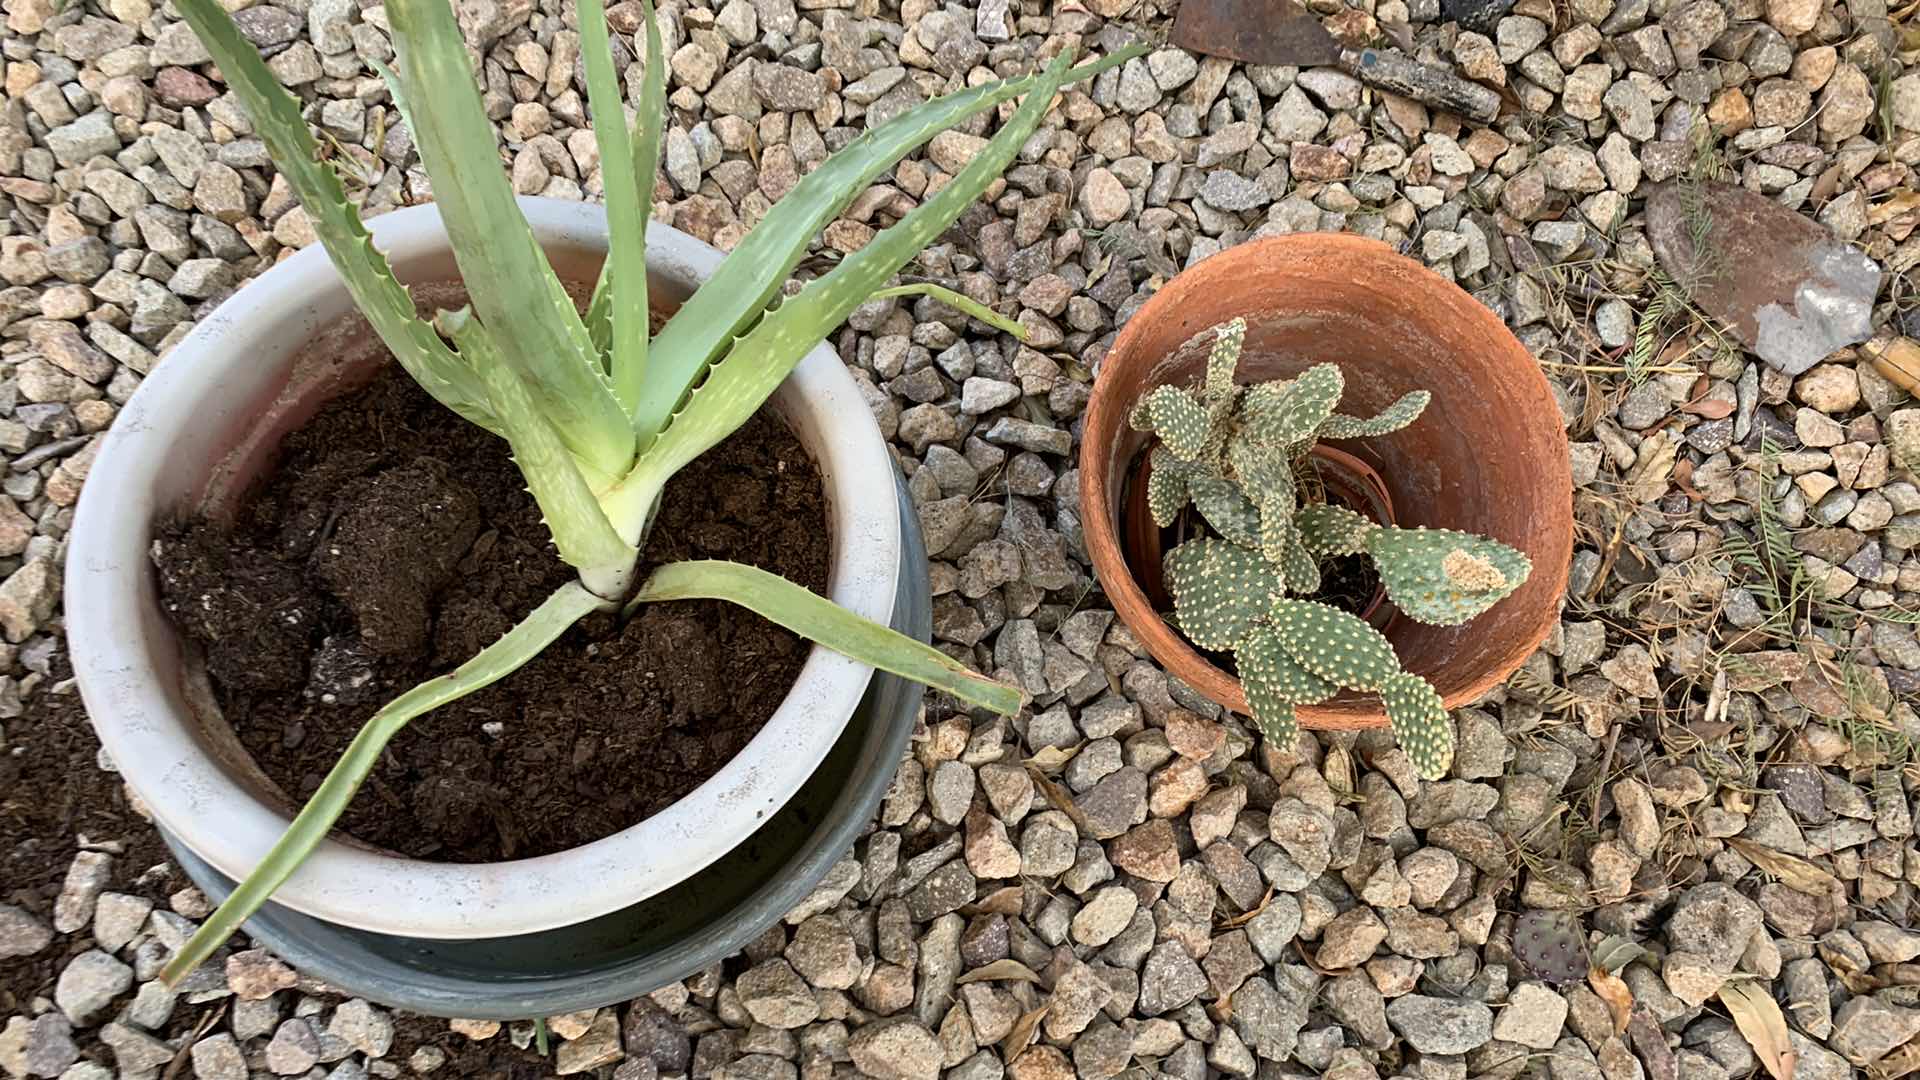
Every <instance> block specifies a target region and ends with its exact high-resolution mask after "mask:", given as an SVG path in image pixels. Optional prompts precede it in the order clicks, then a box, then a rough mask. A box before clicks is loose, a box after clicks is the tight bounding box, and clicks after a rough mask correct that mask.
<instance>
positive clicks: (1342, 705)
mask: <svg viewBox="0 0 1920 1080" xmlns="http://www.w3.org/2000/svg"><path fill="white" fill-rule="evenodd" d="M1309 259H1312V260H1324V261H1328V262H1338V263H1340V264H1353V263H1362V264H1371V265H1373V266H1377V267H1381V268H1383V269H1384V268H1389V267H1390V268H1391V269H1392V270H1393V272H1394V273H1395V274H1397V275H1399V277H1400V280H1401V282H1402V286H1403V287H1401V288H1399V289H1398V290H1397V291H1396V292H1395V293H1394V294H1393V296H1392V297H1391V298H1390V299H1389V300H1387V301H1386V302H1387V303H1390V304H1392V305H1394V306H1398V307H1402V308H1413V309H1416V310H1417V309H1420V308H1422V307H1425V306H1428V305H1432V306H1433V307H1436V308H1445V309H1446V310H1447V311H1448V313H1449V314H1448V317H1449V318H1453V319H1456V320H1458V321H1459V323H1461V324H1463V325H1468V326H1470V327H1471V328H1472V330H1473V331H1475V332H1476V333H1482V334H1486V335H1488V336H1490V337H1491V338H1492V339H1493V340H1494V341H1496V342H1498V343H1499V345H1500V347H1499V350H1498V351H1499V353H1500V355H1501V357H1502V359H1503V361H1511V362H1510V363H1507V364H1505V366H1506V367H1511V368H1512V369H1513V377H1514V379H1515V381H1516V386H1510V387H1508V388H1507V389H1508V390H1509V391H1510V392H1511V391H1513V390H1515V389H1516V388H1517V390H1518V392H1519V393H1520V394H1521V396H1522V397H1523V398H1524V399H1526V403H1527V405H1528V406H1529V407H1533V406H1536V405H1537V406H1538V407H1541V408H1544V409H1547V410H1551V414H1552V415H1554V416H1557V415H1558V408H1557V405H1556V404H1555V402H1554V399H1553V397H1552V391H1551V389H1550V387H1549V386H1548V384H1547V380H1546V376H1545V374H1544V373H1543V372H1542V371H1541V370H1540V369H1539V367H1538V365H1537V363H1536V362H1535V361H1534V360H1533V358H1532V356H1531V354H1529V353H1528V352H1527V351H1526V350H1525V348H1524V347H1522V346H1521V345H1520V343H1519V342H1518V341H1517V340H1516V339H1514V338H1513V336H1512V334H1511V332H1510V331H1509V330H1508V329H1507V327H1506V325H1505V323H1504V322H1502V321H1501V319H1500V318H1499V317H1498V316H1497V315H1496V314H1494V313H1493V312H1492V311H1490V310H1488V309H1487V308H1486V307H1484V306H1483V305H1481V304H1479V303H1478V302H1476V301H1472V300H1471V298H1469V297H1467V295H1466V294H1465V293H1464V292H1462V291H1460V290H1459V289H1458V286H1456V285H1455V284H1454V283H1452V282H1450V281H1447V280H1446V279H1444V278H1442V277H1440V276H1439V275H1438V274H1435V273H1433V272H1432V271H1431V270H1428V269H1427V268H1426V267H1424V266H1421V265H1420V264H1418V263H1416V262H1414V261H1413V260H1411V259H1407V258H1405V257H1404V256H1401V255H1400V254H1399V253H1398V252H1395V251H1394V250H1393V249H1392V248H1390V247H1388V246H1387V245H1385V244H1383V243H1381V242H1379V241H1377V240H1372V239H1369V238H1366V237H1360V236H1355V235H1351V234H1338V233H1299V234H1291V235H1286V236H1276V237H1264V238H1260V239H1255V240H1251V241H1248V242H1246V243H1243V244H1239V245H1236V246H1234V247H1231V248H1228V249H1226V250H1224V251H1221V252H1219V253H1217V254H1215V255H1213V256H1210V257H1208V258H1207V259H1204V260H1202V261H1201V262H1199V263H1197V264H1195V265H1194V266H1193V267H1189V268H1188V269H1187V270H1185V271H1183V272H1182V273H1181V274H1179V275H1178V276H1176V277H1175V278H1174V280H1173V281H1171V282H1169V283H1168V284H1167V285H1165V286H1163V287H1162V288H1161V290H1160V291H1159V292H1158V293H1156V294H1155V295H1154V296H1153V297H1152V298H1150V299H1149V300H1148V301H1147V303H1146V304H1144V305H1142V306H1141V308H1140V309H1139V310H1138V311H1136V312H1135V313H1134V314H1133V315H1132V317H1131V318H1130V319H1129V321H1128V322H1127V323H1126V324H1125V325H1124V326H1122V328H1121V330H1120V333H1119V335H1118V337H1117V338H1116V339H1115V341H1114V343H1113V345H1112V347H1111V348H1110V349H1109V351H1108V352H1107V354H1106V357H1105V359H1104V360H1103V361H1102V362H1101V366H1100V371H1099V373H1098V374H1097V376H1096V379H1095V382H1094V387H1093V392H1092V396H1091V398H1090V400H1089V403H1088V408H1087V414H1086V420H1085V424H1084V431H1085V432H1086V436H1085V438H1084V439H1083V441H1082V444H1081V452H1080V454H1081V457H1080V462H1079V464H1080V502H1081V508H1082V509H1081V519H1082V528H1083V529H1084V530H1085V536H1086V547H1087V550H1088V553H1089V555H1090V556H1091V559H1092V562H1093V565H1094V571H1095V574H1096V576H1097V577H1098V578H1099V581H1100V584H1101V586H1102V588H1103V589H1104V590H1105V591H1106V593H1107V598H1108V600H1109V602H1110V603H1112V605H1113V607H1114V609H1115V611H1116V613H1118V614H1119V615H1120V617H1121V620H1122V621H1123V622H1125V623H1126V625H1127V626H1128V628H1129V629H1131V630H1132V632H1133V634H1134V635H1135V637H1136V638H1138V639H1139V640H1140V641H1141V643H1142V644H1143V645H1144V646H1145V647H1146V648H1147V650H1148V652H1149V653H1150V654H1151V655H1152V656H1153V658H1154V659H1155V660H1156V661H1158V662H1159V663H1160V664H1161V665H1162V666H1163V667H1165V668H1166V669H1167V671H1168V672H1169V673H1170V674H1172V675H1173V676H1175V677H1176V678H1179V679H1180V680H1181V681H1182V682H1184V683H1186V684H1187V685H1188V686H1190V687H1192V688H1193V689H1194V690H1195V691H1196V692H1198V693H1200V694H1201V695H1203V696H1205V697H1206V698H1208V699H1209V700H1211V701H1213V702H1215V703H1216V704H1218V705H1220V706H1222V707H1224V708H1226V709H1228V710H1230V711H1232V712H1236V713H1239V714H1242V715H1246V714H1247V711H1248V710H1247V703H1246V697H1245V694H1244V693H1243V692H1242V689H1241V686H1240V683H1239V681H1238V680H1236V679H1234V678H1233V677H1232V676H1230V675H1228V674H1227V673H1226V672H1225V671H1223V670H1221V669H1220V668H1218V667H1216V666H1214V665H1213V664H1211V663H1210V662H1208V661H1207V659H1206V658H1205V657H1204V656H1203V655H1202V654H1201V653H1200V652H1199V651H1198V650H1197V649H1195V648H1194V647H1193V646H1192V645H1191V644H1190V643H1189V642H1187V641H1186V639H1185V638H1183V637H1181V636H1180V635H1179V633H1178V632H1177V631H1175V630H1174V629H1173V628H1172V627H1171V626H1169V625H1167V623H1166V622H1165V620H1164V619H1162V618H1161V617H1160V615H1159V614H1158V613H1157V612H1156V611H1155V610H1154V609H1153V605H1152V603H1151V602H1150V601H1149V600H1148V598H1147V596H1146V595H1145V593H1144V591H1143V590H1142V589H1141V588H1140V586H1139V584H1138V583H1137V582H1135V581H1134V580H1133V576H1132V574H1131V573H1130V572H1129V571H1128V570H1127V568H1126V562H1125V558H1124V555H1123V554H1122V553H1121V550H1122V549H1121V546H1120V544H1119V541H1118V537H1117V535H1116V533H1117V529H1116V520H1115V514H1114V513H1113V510H1112V507H1113V505H1114V502H1115V500H1116V499H1118V498H1119V497H1120V495H1121V492H1119V491H1116V490H1113V488H1114V482H1113V480H1112V479H1111V478H1110V468H1109V466H1110V463H1111V459H1112V456H1113V454H1114V453H1115V452H1116V451H1117V447H1116V446H1115V445H1114V444H1113V442H1112V439H1113V436H1112V435H1111V434H1110V432H1111V431H1113V430H1124V428H1125V425H1126V420H1125V416H1126V413H1127V411H1128V410H1129V409H1130V407H1131V405H1132V403H1133V402H1132V400H1124V401H1123V400H1120V397H1121V396H1122V395H1123V394H1125V393H1127V391H1121V390H1114V389H1113V384H1114V383H1115V382H1116V381H1117V380H1115V379H1113V378H1111V377H1110V375H1111V372H1110V370H1109V368H1110V365H1111V364H1113V363H1114V361H1116V360H1122V361H1123V362H1125V363H1127V364H1129V365H1133V364H1150V363H1152V362H1154V361H1152V360H1147V359H1144V358H1141V357H1137V356H1134V355H1130V350H1132V351H1133V352H1135V353H1137V352H1139V351H1140V350H1141V348H1142V346H1141V342H1142V341H1143V340H1145V339H1147V338H1148V337H1149V336H1150V334H1149V329H1148V328H1149V327H1150V326H1154V327H1155V328H1156V329H1158V327H1157V326H1156V325H1155V324H1160V323H1163V322H1173V323H1175V324H1176V325H1177V324H1178V323H1179V322H1182V321H1188V318H1186V317H1183V315H1182V314H1181V308H1182V307H1183V306H1184V305H1187V304H1196V305H1203V304H1204V302H1205V301H1204V297H1205V295H1206V292H1207V289H1208V286H1207V283H1208V282H1215V283H1217V282H1220V281H1222V280H1225V279H1239V280H1242V281H1245V280H1247V279H1262V278H1270V277H1275V276H1276V274H1277V270H1276V269H1275V268H1276V267H1279V266H1285V265H1287V264H1289V263H1293V262H1301V261H1306V260H1309ZM1448 290H1451V291H1453V292H1455V293H1457V294H1458V295H1457V296H1449V295H1447V291H1448ZM1462 300H1465V301H1466V302H1465V303H1461V301H1462ZM1197 329H1198V330H1200V331H1203V330H1204V327H1199V328H1197ZM1155 359H1157V358H1155ZM1327 359H1337V358H1335V357H1327ZM1145 382H1146V385H1154V384H1155V381H1154V380H1152V379H1150V378H1149V379H1148V380H1146V381H1145ZM1116 410H1117V412H1116ZM1109 414H1111V415H1109ZM1114 416H1117V417H1118V418H1119V419H1118V420H1117V421H1116V420H1115V419H1114ZM1116 423H1117V425H1119V426H1118V428H1116V427H1115V424H1116ZM1096 432H1098V434H1096ZM1555 434H1556V435H1557V436H1558V442H1559V444H1560V451H1561V452H1560V458H1561V461H1562V462H1564V461H1565V435H1564V431H1561V430H1559V429H1557V428H1556V430H1555ZM1388 438H1391V437H1390V436H1389V437H1388ZM1554 464H1555V463H1554V462H1552V461H1543V462H1541V463H1540V465H1541V467H1542V468H1543V469H1544V470H1547V474H1548V475H1547V476H1546V479H1545V480H1544V481H1543V483H1545V484H1547V485H1548V486H1549V489H1550V488H1551V487H1553V486H1558V487H1563V488H1564V489H1565V492H1566V510H1565V511H1564V512H1561V513H1556V514H1554V515H1553V519H1554V520H1553V521H1552V522H1551V528H1550V529H1549V530H1548V531H1549V532H1550V533H1551V534H1552V536H1551V540H1550V543H1549V544H1548V545H1547V546H1548V548H1549V549H1550V550H1549V551H1546V552H1542V551H1539V550H1535V551H1533V561H1534V569H1533V574H1534V579H1535V580H1543V581H1546V582H1548V583H1549V584H1550V586H1551V594H1552V596H1553V597H1554V598H1555V600H1554V602H1553V603H1551V604H1545V605H1537V604H1536V606H1538V607H1540V610H1534V609H1533V608H1532V607H1530V608H1529V609H1527V610H1526V611H1525V612H1524V613H1522V614H1523V615H1524V626H1523V632H1522V633H1518V634H1515V635H1514V644H1513V645H1512V647H1510V648H1505V649H1503V650H1502V651H1501V653H1500V654H1499V655H1498V656H1497V657H1495V658H1493V659H1492V660H1490V661H1487V662H1485V663H1484V665H1483V666H1482V668H1481V670H1480V671H1478V672H1477V673H1476V674H1474V675H1473V676H1472V677H1471V678H1470V679H1468V680H1466V681H1465V682H1464V684H1463V685H1460V686H1458V687H1456V688H1455V689H1452V690H1451V691H1443V694H1444V697H1443V700H1444V702H1445V705H1446V707H1447V708H1449V709H1453V708H1458V707H1460V706H1463V705H1466V704H1470V703H1472V702H1473V701H1477V700H1479V699H1480V698H1481V697H1483V696H1484V695H1485V694H1486V693H1487V692H1488V691H1489V690H1491V689H1493V688H1494V687H1495V686H1497V685H1498V684H1499V683H1501V682H1503V681H1504V680H1505V679H1506V677H1507V676H1508V675H1510V674H1511V673H1512V672H1513V671H1514V670H1515V669H1516V668H1518V667H1519V666H1520V664H1521V663H1523V662H1524V661H1525V660H1526V658H1527V657H1528V656H1529V655H1531V654H1532V653H1533V651H1534V650H1535V649H1536V648H1538V646H1539V643H1540V642H1541V641H1542V640H1544V639H1545V637H1546V635H1547V634H1548V632H1549V631H1550V630H1551V629H1552V627H1553V625H1554V623H1555V622H1556V621H1557V619H1558V614H1559V603H1558V598H1559V597H1560V596H1562V595H1563V594H1564V592H1565V586H1566V578H1567V572H1568V565H1569V562H1570V560H1571V556H1572V546H1573V538H1572V521H1571V504H1572V480H1571V474H1570V472H1569V473H1567V474H1566V475H1565V476H1564V477H1563V478H1562V477H1555V476H1553V475H1552V472H1553V471H1554V470H1553V466H1554ZM1563 468H1564V466H1563ZM1562 517H1564V518H1565V521H1564V523H1562V522H1561V521H1560V520H1559V519H1560V518H1562ZM1543 555H1545V556H1548V557H1543ZM1532 584H1533V582H1532V581H1530V582H1529V585H1530V586H1531V585H1532ZM1512 600H1513V598H1509V599H1508V600H1506V601H1502V603H1510V602H1511V601H1512ZM1493 610H1494V611H1498V610H1499V609H1498V607H1497V606H1496V608H1494V609H1493ZM1487 617H1488V616H1486V615H1483V616H1481V618H1487ZM1522 639H1524V640H1522ZM1298 711H1299V719H1300V723H1301V726H1303V727H1307V728H1315V729H1322V730H1332V729H1358V728H1372V727H1381V726H1384V725H1385V724H1386V723H1387V719H1386V715H1385V713H1384V711H1383V710H1382V709H1381V707H1380V706H1379V704H1378V702H1377V701H1376V700H1373V699H1372V697H1371V695H1368V696H1367V698H1366V700H1354V699H1352V698H1350V697H1342V698H1340V699H1336V700H1335V701H1332V702H1328V703H1326V704H1323V705H1314V706H1301V707H1300V708H1299V710H1298Z"/></svg>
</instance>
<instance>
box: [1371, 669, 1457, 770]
mask: <svg viewBox="0 0 1920 1080" xmlns="http://www.w3.org/2000/svg"><path fill="white" fill-rule="evenodd" d="M1380 702H1381V704H1383V705H1385V706H1386V709H1387V720H1388V722H1390V723H1391V724H1392V725H1393V737H1394V738H1395V739H1396V740H1398V741H1399V743H1400V749H1402V750H1404V751H1406V754H1407V760H1409V761H1411V762H1413V768H1414V771H1416V772H1418V773H1419V774H1420V775H1421V776H1422V777H1424V778H1425V779H1428V780H1438V779H1440V778H1441V777H1444V776H1446V775H1447V769H1448V767H1449V766H1451V765H1452V764H1453V725H1452V723H1450V722H1449V721H1448V720H1447V710H1446V707H1445V706H1444V705H1442V704H1441V702H1440V693H1439V691H1437V690H1435V689H1434V688H1433V684H1432V683H1429V682H1428V681H1427V680H1425V679H1423V678H1421V677H1420V676H1418V675H1412V674H1408V673H1406V672H1402V673H1400V674H1398V675H1395V676H1394V677H1392V678H1390V679H1388V680H1387V681H1386V683H1385V684H1384V685H1382V686H1381V687H1380Z"/></svg>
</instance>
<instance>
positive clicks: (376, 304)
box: [179, 0, 500, 434]
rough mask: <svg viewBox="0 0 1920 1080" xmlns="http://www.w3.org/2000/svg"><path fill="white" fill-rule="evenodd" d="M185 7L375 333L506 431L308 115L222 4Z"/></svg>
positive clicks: (460, 404) (419, 375)
mask: <svg viewBox="0 0 1920 1080" xmlns="http://www.w3.org/2000/svg"><path fill="white" fill-rule="evenodd" d="M179 7H180V14H181V15H182V16H183V17H185V19H186V20H187V24H188V25H189V26H191V27H193V32H194V33H195V34H197V35H198V36H199V38H200V41H201V43H202V44H204V45H205V46H206V47H207V51H208V52H209V53H210V54H212V56H213V58H214V62H215V63H217V64H219V65H220V71H221V73H222V74H224V75H225V76H226V79H227V85H229V86H231V87H233V90H234V92H235V93H236V94H238V95H239V96H240V101H241V103H242V104H243V105H245V106H246V109H247V115H248V116H250V117H251V118H252V119H253V126H254V131H255V133H256V134H258V135H259V136H260V138H261V140H262V141H263V142H265V143H266V144H267V152H268V153H269V154H271V155H272V156H273V160H274V164H275V165H276V166H278V168H279V170H280V175H281V176H283V177H285V178H286V181H287V186H288V187H289V188H291V189H292V190H293V193H294V194H295V195H296V196H298V197H299V199H300V205H301V206H302V207H303V208H305V210H306V212H307V218H308V220H310V221H311V222H312V223H313V231H314V234H315V235H316V236H318V237H319V239H320V244H321V246H322V247H323V248H325V249H326V252H327V256H328V257H329V258H330V259H332V260H333V265H334V268H335V269H336V270H338V271H339V272H340V277H341V280H342V281H344V282H345V283H346V286H347V291H348V292H349V293H350V294H352V296H353V302H354V304H355V305H356V306H358V307H359V309H360V312H361V314H363V315H364V316H366V319H367V322H368V323H369V324H370V325H371V326H372V327H373V330H374V333H376V334H379V335H380V341H381V342H382V343H383V344H385V345H386V347H387V348H388V349H389V350H390V351H391V352H392V353H393V355H394V358H395V359H397V360H399V361H400V365H401V366H402V367H404V368H405V369H406V371H407V374H408V375H410V376H412V377H413V380H414V381H415V382H417V383H419V384H420V387H421V389H423V390H425V391H426V392H427V393H429V394H431V395H433V398H434V400H435V401H438V402H440V403H441V404H442V405H445V406H446V407H447V408H449V409H452V410H453V411H454V412H456V413H459V414H460V415H461V416H463V417H466V418H467V419H468V420H471V421H473V422H474V423H476V424H479V425H480V426H481V427H484V428H486V429H487V430H489V431H492V432H494V433H496V434H498V433H499V430H500V429H499V427H498V425H497V424H496V423H495V422H494V419H493V415H492V414H491V413H489V412H488V411H487V407H486V394H485V391H484V390H483V388H482V387H481V386H480V382H479V378H478V377H477V376H476V375H475V374H474V373H473V372H472V371H471V370H469V369H468V368H467V367H466V365H464V364H462V363H461V362H460V360H459V358H457V357H455V356H454V355H453V351H452V350H451V349H449V348H447V346H446V343H445V342H443V341H441V340H440V338H439V336H438V335H436V334H435V333H434V332H433V328H432V327H430V326H428V325H427V323H426V321H425V320H424V319H421V318H420V316H419V312H418V309H417V308H416V307H415V306H414V303H413V297H412V296H411V295H409V294H408V292H407V289H406V286H404V285H402V284H400V282H399V281H398V280H397V279H395V278H394V276H393V269H392V268H391V267H390V266H388V265H387V260H386V257H385V256H384V255H382V254H380V252H378V251H377V250H375V249H374V246H373V238H372V237H371V236H370V235H369V234H368V232H367V228H366V226H365V225H364V224H363V223H362V222H361V220H360V215H359V213H358V212H357V211H356V210H355V209H354V208H353V204H352V203H350V202H348V201H347V193H346V189H345V188H344V187H342V186H341V183H340V176H339V174H338V173H336V172H334V170H333V167H332V166H331V165H328V164H326V163H325V162H323V161H321V160H320V158H319V147H318V145H317V144H316V143H315V142H314V139H313V132H312V131H310V130H309V129H308V128H307V122H306V119H305V118H304V117H302V116H301V115H300V103H299V102H298V101H296V100H295V99H294V97H293V95H291V94H289V93H287V91H286V89H285V88H284V87H282V86H281V85H280V81H279V80H278V79H277V78H275V77H274V75H273V72H271V71H269V70H268V69H267V65H266V62H265V61H263V60H261V59H260V54H259V53H258V52H256V51H255V50H254V47H253V45H252V44H251V43H249V42H248V41H247V40H246V39H245V38H244V37H242V36H241V34H240V29H239V28H238V27H237V26H235V25H234V22H233V19H232V17H231V16H229V15H228V14H227V12H226V10H225V9H224V8H222V7H221V6H220V5H219V4H218V3H217V2H215V0H181V2H180V5H179Z"/></svg>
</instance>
